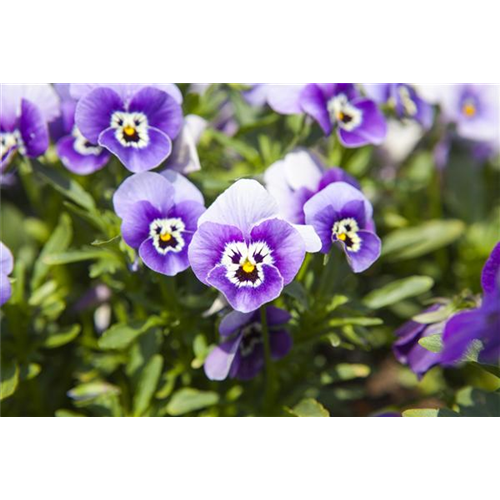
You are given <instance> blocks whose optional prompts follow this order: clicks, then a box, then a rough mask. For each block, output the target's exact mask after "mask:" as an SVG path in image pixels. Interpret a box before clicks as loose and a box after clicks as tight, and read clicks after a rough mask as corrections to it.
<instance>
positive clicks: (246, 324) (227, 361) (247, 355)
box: [204, 306, 292, 380]
mask: <svg viewBox="0 0 500 500" xmlns="http://www.w3.org/2000/svg"><path fill="white" fill-rule="evenodd" d="M266 318H267V326H268V328H269V344H270V348H271V357H272V358H273V359H275V360H277V359H280V358H282V357H283V356H285V355H286V354H287V353H288V351H290V348H291V347H292V337H291V336H290V334H289V333H288V331H287V330H286V323H288V322H289V321H290V319H291V315H290V313H288V312H287V311H285V310H283V309H279V308H277V307H273V306H269V307H266ZM219 333H220V335H221V337H222V342H221V344H219V345H218V346H216V347H215V348H214V349H213V350H212V352H211V353H210V354H209V355H208V357H207V359H206V360H205V364H204V369H205V374H206V375H207V377H208V378H209V379H210V380H224V379H225V378H227V377H228V376H229V377H230V378H237V379H239V380H249V379H252V378H254V377H255V376H256V375H257V374H258V373H259V372H260V371H261V370H262V368H263V367H264V343H263V337H262V323H261V317H260V311H255V312H251V313H242V312H238V311H232V312H230V313H229V314H228V315H227V316H225V317H224V318H223V319H222V321H221V323H220V326H219Z"/></svg>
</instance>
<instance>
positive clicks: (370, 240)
mask: <svg viewBox="0 0 500 500" xmlns="http://www.w3.org/2000/svg"><path fill="white" fill-rule="evenodd" d="M357 234H358V236H359V237H360V238H361V248H360V249H359V250H358V251H357V252H352V251H350V250H349V249H348V248H347V247H346V246H345V245H344V244H343V243H341V244H342V246H343V248H344V250H345V253H346V255H347V260H348V262H349V265H350V266H351V269H352V270H353V271H354V272H355V273H361V272H363V271H365V270H366V269H368V268H369V267H370V266H371V265H372V264H373V263H374V262H375V261H376V260H377V259H378V258H379V257H380V250H381V248H382V242H381V241H380V238H379V237H378V236H377V235H376V234H375V233H372V232H370V231H358V233H357Z"/></svg>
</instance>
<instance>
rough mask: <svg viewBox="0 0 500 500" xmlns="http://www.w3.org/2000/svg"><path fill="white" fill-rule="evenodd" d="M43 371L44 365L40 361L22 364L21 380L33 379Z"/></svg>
mask: <svg viewBox="0 0 500 500" xmlns="http://www.w3.org/2000/svg"><path fill="white" fill-rule="evenodd" d="M41 371H42V367H41V366H40V365H39V364H38V363H29V364H27V365H22V366H21V369H20V370H19V380H31V379H33V378H35V377H36V376H37V375H38V374H39V373H40V372H41Z"/></svg>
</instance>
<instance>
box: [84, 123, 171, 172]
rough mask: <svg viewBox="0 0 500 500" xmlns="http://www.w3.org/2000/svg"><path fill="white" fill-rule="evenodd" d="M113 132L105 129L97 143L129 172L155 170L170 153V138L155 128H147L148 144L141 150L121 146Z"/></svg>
mask: <svg viewBox="0 0 500 500" xmlns="http://www.w3.org/2000/svg"><path fill="white" fill-rule="evenodd" d="M115 132H116V130H115V129H114V128H111V127H110V128H108V129H106V130H105V131H104V132H102V134H101V135H100V136H99V141H98V142H99V144H100V145H101V146H104V147H105V148H107V149H109V150H110V151H111V152H112V153H113V154H115V155H116V156H118V158H119V159H120V161H121V162H122V163H123V165H125V167H126V168H127V169H128V170H130V171H131V172H144V171H146V170H151V169H153V168H156V167H157V166H158V165H160V164H161V163H162V162H163V161H164V160H165V159H166V158H168V155H169V154H170V152H171V151H172V141H171V140H170V138H169V137H168V136H167V135H166V134H164V133H163V132H162V131H161V130H158V129H156V128H151V127H149V128H148V136H149V142H148V144H147V145H146V146H145V147H143V148H135V147H132V146H123V145H122V144H121V143H120V142H119V141H118V139H117V138H116V136H115ZM82 133H83V131H82ZM84 135H85V134H84Z"/></svg>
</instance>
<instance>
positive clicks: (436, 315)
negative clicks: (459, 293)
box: [412, 302, 456, 325]
mask: <svg viewBox="0 0 500 500" xmlns="http://www.w3.org/2000/svg"><path fill="white" fill-rule="evenodd" d="M455 310H456V308H455V306H454V304H452V303H451V302H450V303H449V304H446V305H444V306H442V307H440V308H439V309H438V310H437V311H431V312H426V313H422V314H418V315H417V316H413V318H412V319H413V321H416V322H417V323H422V324H426V325H428V324H430V323H439V322H440V321H445V320H446V319H448V318H449V317H450V316H451V314H452V313H454V312H455Z"/></svg>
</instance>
